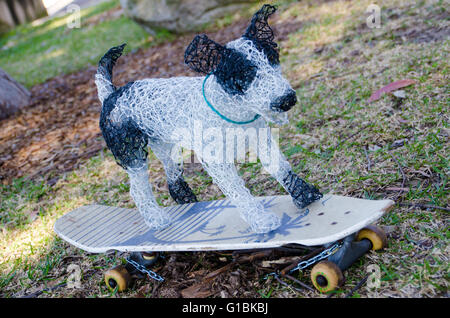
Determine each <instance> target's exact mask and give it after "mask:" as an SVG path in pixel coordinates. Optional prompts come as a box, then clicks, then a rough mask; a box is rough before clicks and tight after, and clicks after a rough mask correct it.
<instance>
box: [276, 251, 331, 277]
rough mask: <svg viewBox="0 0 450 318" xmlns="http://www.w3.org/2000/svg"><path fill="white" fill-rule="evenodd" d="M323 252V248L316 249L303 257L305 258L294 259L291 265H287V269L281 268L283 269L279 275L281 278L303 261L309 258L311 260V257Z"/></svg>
mask: <svg viewBox="0 0 450 318" xmlns="http://www.w3.org/2000/svg"><path fill="white" fill-rule="evenodd" d="M323 250H325V247H321V248H318V249H316V250H314V251H312V252H311V253H309V254H307V255H305V256H303V257H300V258H295V259H294V260H293V262H292V263H291V265H289V266H287V267H285V268H283V269H282V270H281V274H282V275H283V276H284V275H286V274H287V273H289V272H290V271H291V270H292V269H293V268H294V267H295V266H297V264H298V263H300V262H301V261H303V260H307V259H309V258H311V257H313V256H316V255H317V254H319V253H320V252H322V251H323Z"/></svg>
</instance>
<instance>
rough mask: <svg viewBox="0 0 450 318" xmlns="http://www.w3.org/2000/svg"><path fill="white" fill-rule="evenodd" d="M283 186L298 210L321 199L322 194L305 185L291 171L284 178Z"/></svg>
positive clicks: (314, 188)
mask: <svg viewBox="0 0 450 318" xmlns="http://www.w3.org/2000/svg"><path fill="white" fill-rule="evenodd" d="M283 184H284V185H285V187H286V190H287V191H288V192H289V194H290V195H291V197H292V199H294V200H293V201H294V204H295V205H296V206H297V207H298V208H300V209H303V208H304V207H306V206H308V205H309V204H311V203H313V202H314V201H317V200H319V199H320V198H322V197H323V194H322V193H320V192H319V190H318V189H317V188H316V187H314V186H313V185H310V184H308V183H306V182H305V181H304V180H302V179H300V177H299V176H297V175H296V174H295V173H293V172H292V171H289V173H288V174H287V175H286V176H285V177H284V179H283Z"/></svg>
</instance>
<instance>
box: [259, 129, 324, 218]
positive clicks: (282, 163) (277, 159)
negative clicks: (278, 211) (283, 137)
mask: <svg viewBox="0 0 450 318" xmlns="http://www.w3.org/2000/svg"><path fill="white" fill-rule="evenodd" d="M260 138H261V136H260ZM263 141H264V142H265V146H266V147H260V149H259V151H258V156H259V158H260V161H261V164H262V166H263V167H264V168H265V169H266V170H267V171H268V172H269V173H270V174H271V175H272V176H273V177H274V178H275V179H276V180H277V181H278V182H279V183H280V184H281V185H282V186H283V188H284V189H285V190H286V191H287V192H288V193H289V194H290V195H291V197H292V199H293V201H294V204H295V205H296V206H297V207H298V208H299V209H303V208H304V207H306V206H308V205H309V204H311V203H313V202H314V201H316V200H319V199H320V198H322V196H323V194H322V193H320V191H319V190H318V189H317V188H316V187H315V186H313V185H311V184H309V183H307V182H306V181H304V180H302V179H301V178H300V177H299V176H298V175H297V174H295V173H294V172H293V171H292V168H291V165H290V164H289V162H288V161H287V160H286V158H285V157H284V155H283V153H282V152H281V151H280V149H279V148H278V146H277V144H276V143H275V141H274V138H273V136H272V135H271V134H270V133H269V134H268V136H267V140H263ZM261 144H262V143H260V145H261Z"/></svg>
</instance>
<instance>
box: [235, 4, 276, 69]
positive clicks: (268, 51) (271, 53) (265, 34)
mask: <svg viewBox="0 0 450 318" xmlns="http://www.w3.org/2000/svg"><path fill="white" fill-rule="evenodd" d="M276 10H277V8H276V7H274V6H271V5H269V4H265V5H263V6H262V8H261V9H260V10H259V11H258V12H256V13H255V14H254V15H253V18H252V21H251V22H250V25H249V26H248V28H247V30H246V31H245V33H244V35H243V37H244V38H245V39H249V40H251V41H252V42H253V44H254V45H255V46H256V48H257V49H258V50H259V51H261V52H264V54H265V55H266V56H267V59H268V60H269V63H270V64H271V65H278V64H280V56H279V53H278V45H277V44H276V43H275V41H274V38H275V36H274V34H273V31H272V29H271V28H270V26H269V23H268V22H267V20H268V18H269V17H270V16H271V15H272V14H273V13H274V12H275V11H276Z"/></svg>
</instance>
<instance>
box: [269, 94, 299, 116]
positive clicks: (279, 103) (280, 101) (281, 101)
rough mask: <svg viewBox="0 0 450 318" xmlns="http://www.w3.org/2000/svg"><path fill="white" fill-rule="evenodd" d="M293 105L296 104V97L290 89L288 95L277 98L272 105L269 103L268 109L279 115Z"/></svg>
mask: <svg viewBox="0 0 450 318" xmlns="http://www.w3.org/2000/svg"><path fill="white" fill-rule="evenodd" d="M295 103H297V95H296V94H295V91H294V90H293V89H291V90H290V91H289V93H287V94H286V95H283V96H281V97H278V98H277V99H275V100H274V101H273V102H272V103H270V109H271V110H272V111H274V112H279V113H281V112H286V111H288V110H289V109H291V108H292V106H294V105H295Z"/></svg>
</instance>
